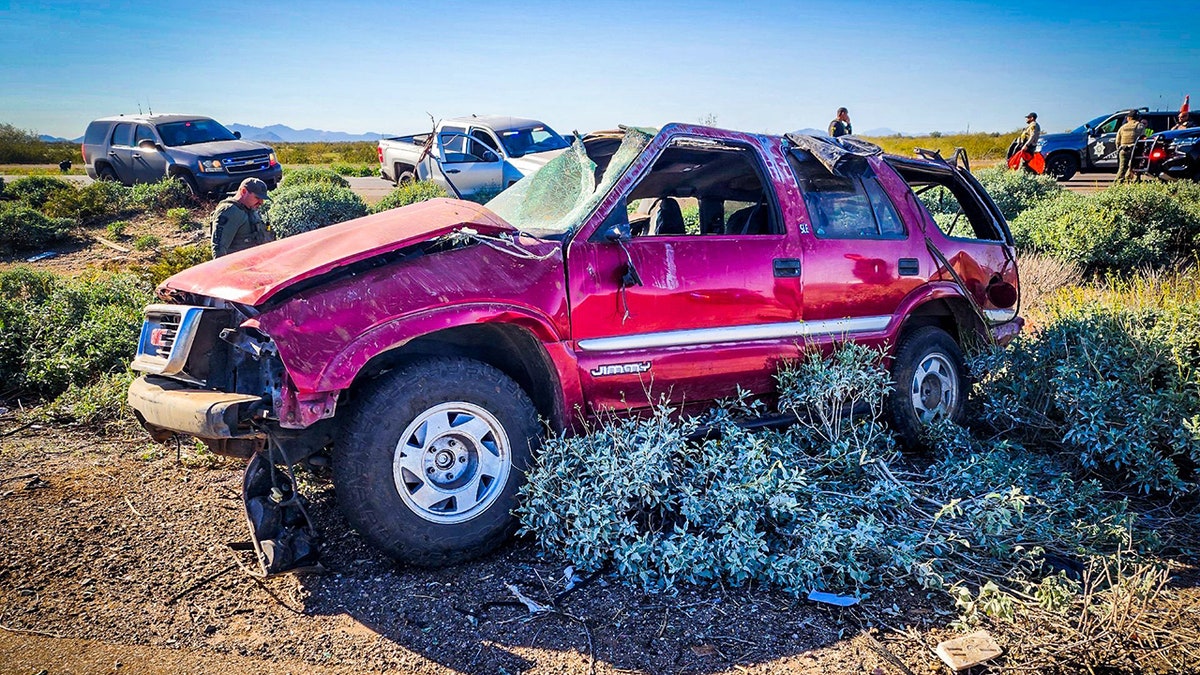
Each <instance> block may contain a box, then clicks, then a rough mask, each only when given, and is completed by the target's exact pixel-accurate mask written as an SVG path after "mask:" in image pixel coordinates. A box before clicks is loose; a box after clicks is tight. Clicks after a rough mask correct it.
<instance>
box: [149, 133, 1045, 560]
mask: <svg viewBox="0 0 1200 675" xmlns="http://www.w3.org/2000/svg"><path fill="white" fill-rule="evenodd" d="M963 163H964V164H965V162H963ZM926 192H936V193H940V194H937V195H929V196H930V197H935V198H937V199H939V200H943V201H942V202H941V203H944V200H954V201H956V202H957V203H958V205H959V208H958V209H957V213H956V214H954V215H939V216H938V217H937V218H936V219H935V218H934V217H933V216H931V215H930V213H929V212H928V211H927V210H926V209H925V208H924V206H923V205H922V199H920V198H918V196H919V195H921V194H923V193H926ZM1017 287H1018V286H1017V268H1016V262H1015V256H1014V249H1013V245H1012V237H1011V235H1010V233H1009V231H1008V227H1007V225H1006V223H1005V221H1004V218H1003V217H1002V216H1001V215H1000V212H999V211H998V210H997V208H996V206H995V205H994V204H993V203H992V201H991V199H990V198H989V197H988V196H987V194H986V193H985V192H984V190H983V189H982V188H981V187H980V185H979V183H978V182H976V181H975V179H974V178H973V177H972V176H971V174H970V173H969V171H967V170H965V167H963V166H959V165H958V162H947V161H944V160H943V159H942V158H941V157H940V156H938V155H935V154H931V153H925V155H924V156H923V157H920V158H900V157H892V156H883V155H882V154H881V152H880V151H879V149H878V148H876V147H874V146H871V145H868V144H864V143H862V142H860V141H856V140H855V139H853V138H843V139H837V140H830V139H818V138H813V137H807V136H797V135H789V136H785V137H778V136H763V135H753V134H745V133H738V132H733V131H723V130H718V129H713V128H708V127H701V126H693V125H683V124H672V125H668V126H666V127H664V128H663V129H662V130H661V131H658V132H654V131H651V130H644V129H637V128H627V129H623V130H621V131H614V132H604V133H597V134H592V135H589V136H587V137H585V138H584V139H582V140H581V141H578V142H576V143H575V144H574V145H573V146H572V147H571V148H569V149H567V150H566V151H565V152H564V153H563V154H562V155H561V156H559V157H557V158H555V159H554V160H553V161H551V162H550V163H549V164H547V165H546V166H545V167H544V168H542V169H541V170H540V171H538V172H537V173H535V174H534V175H532V176H529V177H527V178H525V179H523V180H522V181H520V182H518V183H517V184H516V185H514V186H513V187H512V188H510V189H509V190H507V191H505V192H504V193H502V194H501V195H499V196H498V197H497V198H495V199H494V200H492V201H491V202H489V203H488V204H487V205H486V206H479V205H476V204H473V203H470V202H465V201H456V200H449V199H435V200H432V201H428V202H424V203H420V204H414V205H411V206H407V207H404V208H400V209H395V210H390V211H385V212H383V213H379V214H375V215H372V216H367V217H365V218H360V219H357V220H352V221H348V222H344V223H341V224H338V225H334V226H331V227H327V228H324V229H320V230H316V231H313V232H308V233H305V234H301V235H297V236H294V237H290V238H287V239H283V240H280V241H276V242H273V243H270V244H266V245H263V246H259V247H256V248H253V249H249V250H246V251H242V252H239V253H236V254H233V255H229V256H225V257H222V258H220V259H218V260H214V261H212V262H208V263H205V264H203V265H199V266H197V267H193V268H191V269H189V270H186V271H184V272H181V273H180V274H177V275H175V276H174V277H171V278H170V279H168V280H167V281H165V282H164V283H163V284H162V285H161V286H160V287H159V288H158V289H157V294H158V296H159V298H160V299H161V303H160V304H155V305H152V306H150V307H148V308H147V309H146V321H145V325H144V327H143V329H142V333H141V339H140V344H139V347H138V353H137V357H136V359H135V361H134V363H133V368H134V369H135V370H138V371H141V373H142V375H141V376H140V377H139V378H138V379H136V380H135V381H134V383H133V384H132V386H131V388H130V391H129V402H130V405H131V406H132V407H133V409H134V410H135V411H136V414H137V416H138V418H139V420H140V421H141V422H142V424H143V425H144V426H145V427H146V428H147V429H149V430H150V431H151V433H152V434H153V435H154V436H155V437H156V438H159V439H163V440H165V439H167V438H169V437H170V436H171V435H173V434H177V433H182V434H190V435H192V436H195V437H198V438H200V439H202V440H203V441H205V442H206V443H207V444H208V445H209V446H210V447H211V448H212V449H213V451H215V452H218V453H222V454H226V455H234V456H241V457H247V458H250V462H249V465H248V467H247V470H246V475H245V491H244V500H245V503H246V512H247V517H248V520H249V523H250V528H251V533H252V535H253V539H254V541H255V545H256V547H257V550H258V554H259V561H260V563H261V564H262V565H263V567H264V569H265V570H266V571H267V572H277V571H282V570H286V569H289V568H294V567H298V566H303V565H307V564H310V563H312V562H313V561H314V560H315V559H316V555H317V533H316V532H315V531H314V529H313V527H312V524H311V522H310V521H309V519H308V516H307V514H306V512H305V507H304V501H303V499H302V498H301V497H300V496H298V495H297V493H296V491H295V488H294V485H293V483H292V480H291V467H293V466H294V465H296V464H297V463H300V462H305V461H307V462H309V463H311V464H323V463H324V462H325V461H332V468H333V480H334V485H335V488H336V492H337V496H338V500H339V502H340V504H341V507H342V509H343V510H344V512H345V514H346V517H347V518H348V519H349V521H350V522H351V523H352V524H353V525H354V527H356V528H357V529H358V530H359V531H360V532H361V533H362V534H363V536H364V537H365V538H366V539H367V540H368V541H370V542H371V543H372V544H373V545H375V546H376V547H378V548H379V549H380V550H382V551H383V552H385V553H387V554H388V555H390V556H392V557H394V558H396V559H397V560H400V561H404V562H408V563H413V564H418V565H441V564H448V563H454V562H457V561H461V560H465V559H467V558H470V557H472V556H475V555H479V554H481V553H483V552H486V551H488V550H489V549H491V548H493V547H495V546H496V545H498V544H499V543H500V542H501V541H503V540H504V539H505V538H506V537H507V536H508V534H509V533H510V532H511V531H512V529H513V526H514V524H515V523H514V519H513V517H512V515H511V511H512V509H513V507H514V506H515V505H516V501H517V493H518V490H519V488H520V486H521V484H522V481H523V479H524V473H525V470H526V469H527V468H528V467H529V465H530V462H531V460H532V458H533V456H534V455H535V454H536V453H537V449H538V442H539V438H540V437H541V436H542V435H543V434H545V433H571V432H573V431H574V430H577V429H579V428H580V423H581V422H583V421H586V420H588V419H589V418H595V417H596V416H599V415H604V414H614V413H616V414H622V413H628V414H636V413H637V412H638V411H640V410H644V409H646V408H647V407H649V406H650V405H651V404H652V403H654V402H657V401H659V400H661V399H663V398H666V399H667V400H669V401H672V402H674V403H677V404H686V405H687V406H697V405H701V406H702V405H705V404H706V403H707V402H711V401H713V400H715V399H719V398H723V397H728V396H732V395H734V394H735V393H736V392H737V391H738V389H739V388H740V389H742V390H746V391H749V392H751V393H752V394H757V395H762V396H767V397H769V396H771V395H772V393H773V388H774V379H773V376H774V374H775V372H776V370H777V369H778V367H779V365H780V364H781V362H784V361H786V360H791V359H796V358H797V357H798V356H799V355H800V354H801V353H802V351H803V350H805V349H811V348H817V349H824V348H829V347H830V346H831V345H833V344H834V343H835V342H837V341H841V340H853V341H856V342H861V343H865V344H868V345H874V346H881V347H883V348H884V349H885V350H886V353H887V355H888V363H889V364H890V368H891V372H892V374H893V376H894V379H895V382H896V389H895V392H894V393H893V394H892V396H891V399H890V402H889V406H888V407H889V412H890V416H891V421H892V423H893V425H894V427H895V428H896V429H897V431H898V432H899V433H900V434H901V436H902V437H904V438H906V439H909V440H913V439H915V438H916V437H917V432H918V428H919V426H920V425H921V424H922V423H924V422H927V421H930V420H934V419H937V418H952V419H953V418H959V417H960V416H961V415H962V412H963V402H964V398H965V395H966V387H967V376H966V369H965V365H964V361H963V349H964V347H965V346H966V345H968V344H970V343H974V342H977V341H978V342H985V341H992V342H1000V343H1003V342H1005V341H1007V340H1009V339H1011V338H1012V337H1013V336H1014V335H1015V334H1016V333H1017V332H1018V331H1019V329H1020V325H1021V319H1019V318H1018V317H1017V300H1018V292H1017Z"/></svg>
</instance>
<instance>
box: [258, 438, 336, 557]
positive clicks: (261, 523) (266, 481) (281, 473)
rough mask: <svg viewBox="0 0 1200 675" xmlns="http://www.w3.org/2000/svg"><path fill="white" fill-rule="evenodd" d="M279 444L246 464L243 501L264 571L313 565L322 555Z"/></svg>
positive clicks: (305, 503) (303, 500) (318, 540)
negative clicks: (278, 449) (276, 461)
mask: <svg viewBox="0 0 1200 675" xmlns="http://www.w3.org/2000/svg"><path fill="white" fill-rule="evenodd" d="M277 448H278V446H277V445H275V444H274V443H271V444H270V446H269V449H268V450H267V451H264V452H258V453H255V455H254V457H252V458H251V459H250V463H249V464H248V465H247V466H246V473H245V476H244V477H243V484H242V501H243V504H244V505H245V507H246V522H247V523H248V524H249V525H250V538H251V540H252V541H253V543H254V551H255V553H256V554H257V556H258V564H259V567H260V568H261V569H262V571H263V574H267V575H270V574H278V573H280V572H287V571H291V570H298V569H305V568H312V567H314V566H316V564H317V560H318V557H319V556H320V537H319V535H318V534H317V529H316V527H315V526H314V525H313V522H312V519H310V518H309V516H308V510H307V505H308V504H307V500H306V499H305V498H304V496H303V495H301V494H300V493H299V492H297V491H296V483H295V479H294V477H293V475H292V471H291V468H290V467H288V466H287V464H286V463H283V464H282V466H283V468H280V466H277V465H276V463H275V460H276V459H280V460H282V457H281V456H280V455H282V453H279V452H276V449H277Z"/></svg>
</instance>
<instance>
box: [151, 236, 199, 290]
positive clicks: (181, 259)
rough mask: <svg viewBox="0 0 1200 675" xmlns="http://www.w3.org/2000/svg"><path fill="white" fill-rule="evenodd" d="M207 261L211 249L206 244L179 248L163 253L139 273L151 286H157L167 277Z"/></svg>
mask: <svg viewBox="0 0 1200 675" xmlns="http://www.w3.org/2000/svg"><path fill="white" fill-rule="evenodd" d="M209 260H212V248H211V247H210V246H208V245H207V244H196V245H193V246H179V247H177V248H173V249H171V250H170V251H167V252H166V253H163V254H162V255H161V256H159V257H158V259H157V260H155V261H154V263H152V264H151V265H150V266H149V267H146V268H144V269H142V270H139V271H140V272H141V276H143V277H144V278H145V279H146V280H147V281H148V282H149V283H150V285H151V286H157V285H159V284H161V283H162V282H163V281H165V280H166V279H167V278H168V277H170V276H173V275H175V274H177V273H179V272H182V271H183V270H185V269H187V268H189V267H195V266H196V265H199V264H200V263H202V262H207V261H209Z"/></svg>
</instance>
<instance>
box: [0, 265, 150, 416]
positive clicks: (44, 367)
mask: <svg viewBox="0 0 1200 675" xmlns="http://www.w3.org/2000/svg"><path fill="white" fill-rule="evenodd" d="M151 297H152V296H151V294H150V292H149V287H148V286H147V284H146V283H145V282H144V281H142V280H140V279H138V278H137V277H136V276H134V275H131V274H117V275H113V274H110V273H99V272H97V273H92V274H85V275H84V276H82V277H80V278H77V279H70V278H66V277H58V276H55V275H54V274H51V273H49V272H40V271H35V270H32V269H29V268H23V267H22V268H16V269H14V270H10V271H7V272H2V273H0V381H2V382H4V383H5V385H4V387H5V390H8V391H18V392H27V393H32V394H36V395H40V396H46V397H54V396H58V395H59V394H62V393H63V392H65V391H67V389H68V388H70V386H71V385H76V386H85V385H87V384H90V383H91V382H93V381H94V380H95V379H96V378H97V377H99V376H100V375H102V374H105V373H115V372H124V371H125V369H126V368H127V366H128V363H129V361H130V359H132V358H133V354H134V350H135V348H136V346H137V340H138V334H139V329H140V327H141V325H142V310H143V308H144V307H145V306H146V305H147V304H149V302H150V300H151Z"/></svg>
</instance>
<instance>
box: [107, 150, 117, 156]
mask: <svg viewBox="0 0 1200 675" xmlns="http://www.w3.org/2000/svg"><path fill="white" fill-rule="evenodd" d="M108 154H110V155H112V156H113V157H116V156H117V151H116V150H109V151H108Z"/></svg>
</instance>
